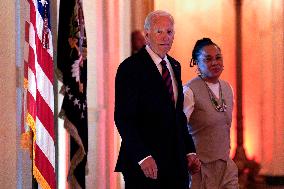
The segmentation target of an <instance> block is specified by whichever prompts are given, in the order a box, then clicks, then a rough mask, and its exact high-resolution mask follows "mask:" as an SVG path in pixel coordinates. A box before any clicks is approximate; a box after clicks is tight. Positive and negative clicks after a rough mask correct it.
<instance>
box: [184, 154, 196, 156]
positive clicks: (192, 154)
mask: <svg viewBox="0 0 284 189" xmlns="http://www.w3.org/2000/svg"><path fill="white" fill-rule="evenodd" d="M190 155H196V153H188V154H186V156H190Z"/></svg>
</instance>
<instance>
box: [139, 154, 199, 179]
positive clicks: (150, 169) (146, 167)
mask: <svg viewBox="0 0 284 189" xmlns="http://www.w3.org/2000/svg"><path fill="white" fill-rule="evenodd" d="M200 166H201V162H200V161H199V159H198V158H197V156H196V155H195V154H190V155H187V167H188V170H189V172H190V174H192V175H193V174H195V173H197V172H199V171H200ZM140 167H141V169H142V171H143V173H144V175H145V176H146V177H148V178H151V179H157V176H158V167H157V164H156V161H155V160H154V158H153V157H152V156H149V157H148V158H146V159H145V160H144V161H143V162H142V163H141V164H140Z"/></svg>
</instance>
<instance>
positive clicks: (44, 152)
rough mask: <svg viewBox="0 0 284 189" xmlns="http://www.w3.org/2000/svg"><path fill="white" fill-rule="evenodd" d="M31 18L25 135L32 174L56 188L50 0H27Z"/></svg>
mask: <svg viewBox="0 0 284 189" xmlns="http://www.w3.org/2000/svg"><path fill="white" fill-rule="evenodd" d="M28 3H29V5H30V15H29V17H30V20H29V21H27V22H26V24H25V26H26V36H25V41H26V47H27V48H26V49H27V51H26V52H27V54H28V56H27V60H26V61H25V63H26V65H27V67H26V69H25V70H26V74H25V79H24V86H25V87H26V89H27V90H26V93H24V98H25V102H24V103H23V105H24V108H23V111H24V114H23V116H25V119H26V125H27V126H28V127H26V128H24V129H25V133H24V134H23V136H25V137H24V138H25V139H26V140H27V141H28V140H29V136H31V137H32V139H31V141H32V142H31V144H32V146H31V158H32V161H33V175H34V177H35V179H36V180H37V182H38V184H39V185H40V187H41V188H43V189H54V188H56V174H55V145H54V144H55V134H54V91H53V82H54V78H53V77H54V76H53V46H52V36H51V30H50V20H49V16H50V15H49V6H50V4H49V0H28ZM27 143H29V142H27Z"/></svg>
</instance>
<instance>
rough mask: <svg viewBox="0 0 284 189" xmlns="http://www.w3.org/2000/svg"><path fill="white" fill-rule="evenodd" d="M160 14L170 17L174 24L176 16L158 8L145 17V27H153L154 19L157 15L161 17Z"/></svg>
mask: <svg viewBox="0 0 284 189" xmlns="http://www.w3.org/2000/svg"><path fill="white" fill-rule="evenodd" d="M160 16H165V17H168V18H170V20H171V21H172V23H173V24H174V18H173V16H172V15H171V14H170V13H168V12H166V11H163V10H156V11H153V12H150V13H149V14H148V15H147V17H146V19H145V23H144V29H145V30H149V29H150V28H151V24H152V21H153V19H154V18H155V17H160Z"/></svg>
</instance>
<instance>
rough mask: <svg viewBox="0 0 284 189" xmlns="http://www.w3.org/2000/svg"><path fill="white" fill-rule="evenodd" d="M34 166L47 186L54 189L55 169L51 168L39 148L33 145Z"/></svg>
mask: <svg viewBox="0 0 284 189" xmlns="http://www.w3.org/2000/svg"><path fill="white" fill-rule="evenodd" d="M35 151H36V153H35V165H36V167H37V168H38V170H39V171H40V173H41V174H42V176H43V177H44V179H45V180H46V181H47V183H48V184H49V186H50V188H52V189H54V188H56V187H55V183H56V182H55V169H54V168H53V167H52V165H51V163H50V162H49V160H48V159H47V157H46V156H45V154H44V153H43V152H42V150H41V149H40V147H39V146H38V145H37V144H35Z"/></svg>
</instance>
